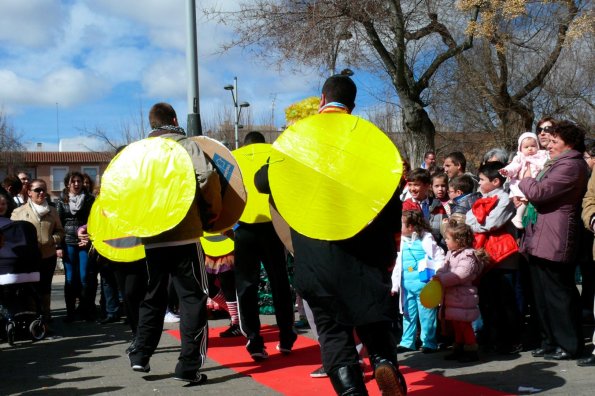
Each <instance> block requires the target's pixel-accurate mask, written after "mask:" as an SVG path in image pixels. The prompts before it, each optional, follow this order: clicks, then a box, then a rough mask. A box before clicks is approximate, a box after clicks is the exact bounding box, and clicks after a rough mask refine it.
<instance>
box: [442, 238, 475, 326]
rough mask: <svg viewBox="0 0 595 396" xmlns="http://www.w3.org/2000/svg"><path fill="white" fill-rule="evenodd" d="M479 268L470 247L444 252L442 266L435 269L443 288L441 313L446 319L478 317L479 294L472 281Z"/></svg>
mask: <svg viewBox="0 0 595 396" xmlns="http://www.w3.org/2000/svg"><path fill="white" fill-rule="evenodd" d="M481 269H482V268H481V264H480V262H479V260H478V259H477V257H476V256H475V251H474V250H473V249H471V248H467V249H459V250H457V251H454V252H453V251H449V252H448V253H446V259H445V261H444V266H443V267H442V268H440V269H439V270H438V271H436V277H437V278H438V280H440V283H441V284H442V287H443V288H444V298H443V307H442V314H443V315H444V318H445V319H446V320H458V321H462V322H473V321H474V320H475V319H477V318H478V317H479V307H478V304H479V296H478V294H477V288H476V287H475V286H473V281H474V280H475V279H476V278H477V277H478V276H479V274H480V273H481Z"/></svg>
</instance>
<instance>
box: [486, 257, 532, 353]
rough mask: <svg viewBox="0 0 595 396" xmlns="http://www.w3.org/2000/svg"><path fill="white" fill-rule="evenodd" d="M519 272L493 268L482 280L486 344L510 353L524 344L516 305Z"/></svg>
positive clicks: (519, 315)
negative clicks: (513, 347)
mask: <svg viewBox="0 0 595 396" xmlns="http://www.w3.org/2000/svg"><path fill="white" fill-rule="evenodd" d="M517 277H518V270H512V269H499V268H493V269H491V270H490V271H489V272H487V273H486V274H485V275H483V277H482V278H481V284H480V286H479V309H480V310H481V317H482V319H483V329H482V332H481V333H482V339H483V342H484V343H485V344H489V345H492V346H495V347H497V348H503V349H506V348H508V347H510V346H512V345H515V344H519V343H520V342H521V323H522V322H521V314H520V312H519V309H518V305H517V301H516V298H515V297H516V290H515V287H516V282H517Z"/></svg>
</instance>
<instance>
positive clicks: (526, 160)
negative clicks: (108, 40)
mask: <svg viewBox="0 0 595 396" xmlns="http://www.w3.org/2000/svg"><path fill="white" fill-rule="evenodd" d="M518 148H519V151H517V153H516V155H515V156H514V158H513V159H512V162H511V163H510V164H509V165H507V166H505V167H504V168H502V169H501V170H500V173H501V174H502V175H504V176H508V177H509V178H510V196H511V197H516V198H519V199H520V201H521V202H522V204H521V205H519V207H518V208H517V209H516V216H514V218H513V219H512V224H514V226H515V227H516V228H518V229H521V230H522V229H523V228H524V227H523V215H524V214H525V210H526V209H527V199H526V198H525V195H524V194H523V193H522V192H521V190H519V183H520V182H521V179H524V178H525V177H536V176H537V174H538V173H539V172H540V171H541V170H542V169H543V165H544V164H545V162H546V161H547V160H548V153H547V151H546V150H539V143H538V140H537V135H536V134H534V133H533V132H525V133H523V134H522V135H521V136H519V145H518Z"/></svg>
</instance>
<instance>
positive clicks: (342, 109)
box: [318, 102, 349, 114]
mask: <svg viewBox="0 0 595 396" xmlns="http://www.w3.org/2000/svg"><path fill="white" fill-rule="evenodd" d="M323 113H344V114H349V108H348V107H347V106H345V105H344V104H343V103H339V102H330V103H327V104H325V105H324V106H322V107H321V108H320V109H318V114H323Z"/></svg>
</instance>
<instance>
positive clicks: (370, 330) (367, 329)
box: [310, 304, 399, 373]
mask: <svg viewBox="0 0 595 396" xmlns="http://www.w3.org/2000/svg"><path fill="white" fill-rule="evenodd" d="M310 308H311V309H312V313H313V314H314V322H315V323H316V330H317V331H318V342H319V343H320V350H321V352H322V366H323V367H324V370H325V371H326V372H327V373H331V372H333V371H335V370H337V369H339V368H341V367H345V366H351V365H359V354H358V353H357V350H356V349H355V339H354V337H353V331H354V329H355V332H356V333H357V335H358V337H359V338H360V340H361V342H362V343H363V344H364V345H365V346H366V349H367V350H368V355H369V356H370V358H372V357H373V356H380V357H382V358H384V359H388V360H390V361H391V362H392V363H393V364H394V365H395V367H399V365H398V361H397V344H396V342H395V338H394V336H393V334H392V329H391V323H390V322H376V323H370V324H366V325H361V326H348V325H344V324H340V323H337V321H336V320H335V319H334V316H335V315H334V313H332V312H327V311H325V310H323V309H322V308H320V307H318V306H312V305H311V304H310Z"/></svg>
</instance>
